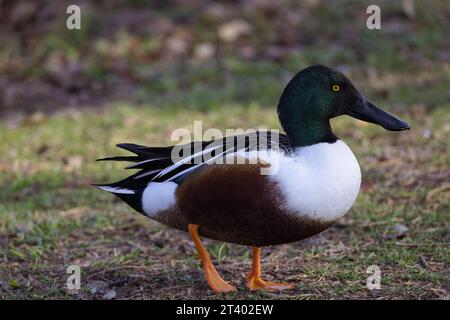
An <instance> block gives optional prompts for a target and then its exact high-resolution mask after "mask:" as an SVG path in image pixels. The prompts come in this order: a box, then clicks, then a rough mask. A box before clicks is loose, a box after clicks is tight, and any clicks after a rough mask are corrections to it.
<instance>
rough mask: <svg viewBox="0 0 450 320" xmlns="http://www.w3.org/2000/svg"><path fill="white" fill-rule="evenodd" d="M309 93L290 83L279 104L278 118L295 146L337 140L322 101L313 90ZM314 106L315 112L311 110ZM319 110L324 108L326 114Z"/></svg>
mask: <svg viewBox="0 0 450 320" xmlns="http://www.w3.org/2000/svg"><path fill="white" fill-rule="evenodd" d="M291 82H292V81H291ZM309 93H310V94H308V91H306V92H305V91H303V92H302V93H301V94H300V93H299V91H298V86H293V85H292V83H290V84H288V86H287V87H286V89H285V90H284V92H283V95H282V96H281V98H280V102H279V104H278V118H279V120H280V123H281V126H282V127H283V130H284V131H285V132H286V134H287V136H288V138H289V142H290V143H291V145H292V147H294V148H296V147H304V146H310V145H313V144H316V143H321V142H328V143H333V142H335V141H336V140H337V137H336V136H335V135H334V134H333V131H332V130H331V126H330V120H329V119H328V117H327V116H326V115H325V108H323V106H321V105H320V104H321V101H315V99H313V97H314V94H313V92H309ZM314 108H316V110H315V112H311V111H312V110H313V109H314ZM318 110H319V111H320V110H324V112H323V113H324V115H323V116H320V114H319V113H320V112H317V111H318ZM318 115H319V116H318Z"/></svg>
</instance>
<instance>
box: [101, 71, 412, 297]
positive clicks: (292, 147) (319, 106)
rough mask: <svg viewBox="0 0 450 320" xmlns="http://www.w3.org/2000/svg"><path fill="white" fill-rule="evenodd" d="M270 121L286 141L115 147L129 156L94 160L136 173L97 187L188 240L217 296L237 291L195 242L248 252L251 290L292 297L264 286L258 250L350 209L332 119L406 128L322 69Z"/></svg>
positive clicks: (232, 139)
mask: <svg viewBox="0 0 450 320" xmlns="http://www.w3.org/2000/svg"><path fill="white" fill-rule="evenodd" d="M277 114H278V119H279V121H280V124H281V128H282V129H283V131H284V133H280V132H279V131H276V130H270V131H268V130H255V131H253V132H246V133H244V134H240V135H234V136H233V135H232V136H226V137H224V138H221V139H214V140H211V141H193V142H190V143H187V144H183V145H175V146H167V147H149V146H144V145H138V144H133V143H121V144H118V145H117V146H118V147H119V148H122V149H124V150H127V151H129V152H131V153H132V154H133V155H130V156H115V157H108V158H102V159H98V160H99V161H106V160H110V161H127V162H131V165H130V166H128V167H127V169H137V170H138V171H137V172H135V173H134V174H132V175H130V176H128V177H127V178H125V179H123V180H121V181H118V182H114V183H109V184H96V185H95V186H96V187H97V188H99V189H102V190H104V191H107V192H110V193H112V194H114V195H115V196H117V197H118V198H120V199H121V200H123V201H124V202H125V203H127V204H128V205H129V206H130V207H131V208H133V209H134V210H135V211H137V212H139V213H141V214H143V215H145V216H146V217H148V218H150V219H153V220H155V221H157V222H159V223H162V224H165V225H167V226H169V227H172V228H175V229H178V230H181V231H184V232H187V233H188V234H189V235H190V237H191V238H192V241H193V242H194V245H195V248H196V250H197V252H198V255H199V258H200V260H201V263H202V265H203V271H204V276H205V278H206V281H207V283H208V284H209V287H210V288H211V289H212V290H213V291H214V292H215V293H223V292H231V291H235V290H236V288H235V286H233V285H232V284H231V283H229V282H227V281H225V280H224V279H223V278H222V277H221V275H220V274H219V272H218V271H217V269H216V268H215V266H214V264H213V262H212V259H211V257H210V255H209V253H208V251H207V248H206V247H205V245H204V244H203V242H202V238H209V239H213V240H218V241H223V242H227V243H232V244H237V245H243V246H247V247H251V249H252V264H251V270H250V272H249V273H248V276H247V283H246V285H247V287H248V288H249V289H250V290H269V291H281V290H285V289H292V288H294V284H292V283H286V282H272V281H266V280H263V279H262V277H261V250H262V248H263V247H266V246H274V245H280V244H287V243H292V242H296V241H300V240H303V239H306V238H309V237H312V236H314V235H316V234H318V233H320V232H322V231H324V230H326V229H328V228H329V227H330V226H332V225H333V224H334V223H336V221H338V220H339V219H340V218H342V217H343V216H344V215H345V214H346V213H347V212H348V211H349V210H350V208H351V207H352V205H353V204H354V202H355V200H356V198H357V195H358V193H359V190H360V186H361V171H360V167H359V164H358V161H357V159H356V157H355V155H354V154H353V152H352V151H351V149H350V148H349V147H348V146H347V144H346V143H345V142H343V141H342V140H341V139H339V138H338V137H337V136H336V135H335V134H334V132H333V131H332V128H331V125H330V120H331V119H333V118H335V117H338V116H342V115H347V116H350V117H353V118H356V119H358V120H361V121H365V122H368V123H372V124H377V125H380V126H381V127H383V128H384V129H386V130H389V131H402V130H407V129H409V128H410V126H409V124H408V123H407V122H405V121H403V120H401V119H399V118H397V117H396V116H394V115H392V114H390V113H388V112H386V111H383V110H382V109H380V108H379V107H377V106H376V105H375V104H373V103H372V102H370V101H369V100H368V99H367V98H365V97H364V96H363V95H362V94H361V93H360V92H359V91H358V90H357V89H356V87H355V85H354V84H353V83H352V82H351V81H350V80H349V79H348V78H347V77H346V76H345V75H344V74H343V73H342V72H340V71H338V70H336V69H333V68H331V67H327V66H323V65H314V66H310V67H307V68H305V69H303V70H301V71H299V72H298V73H297V74H295V75H294V77H293V78H292V79H291V80H290V81H289V82H288V84H287V85H286V87H285V88H284V91H283V93H282V95H281V97H280V99H279V103H278V106H277ZM174 155H177V156H174Z"/></svg>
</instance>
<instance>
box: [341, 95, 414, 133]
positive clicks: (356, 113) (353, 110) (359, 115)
mask: <svg viewBox="0 0 450 320" xmlns="http://www.w3.org/2000/svg"><path fill="white" fill-rule="evenodd" d="M347 114H348V115H349V116H351V117H353V118H356V119H359V120H362V121H366V122H370V123H375V124H379V125H380V126H382V127H383V128H385V129H386V130H390V131H402V130H408V129H409V128H410V126H409V124H408V123H407V122H405V121H403V120H400V119H399V118H397V117H395V116H393V115H392V114H390V113H387V112H386V111H383V110H381V109H380V108H378V107H377V106H376V105H374V104H372V103H370V102H369V101H367V100H366V99H364V98H361V99H360V100H359V101H358V103H356V105H354V106H352V107H350V108H349V109H348V110H347Z"/></svg>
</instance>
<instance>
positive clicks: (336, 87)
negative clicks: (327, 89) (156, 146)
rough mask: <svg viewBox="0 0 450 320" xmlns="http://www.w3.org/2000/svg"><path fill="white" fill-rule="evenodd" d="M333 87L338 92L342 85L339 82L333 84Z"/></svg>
mask: <svg viewBox="0 0 450 320" xmlns="http://www.w3.org/2000/svg"><path fill="white" fill-rule="evenodd" d="M331 89H333V91H334V92H338V91H339V90H340V89H341V87H340V86H339V85H338V84H333V86H332V87H331Z"/></svg>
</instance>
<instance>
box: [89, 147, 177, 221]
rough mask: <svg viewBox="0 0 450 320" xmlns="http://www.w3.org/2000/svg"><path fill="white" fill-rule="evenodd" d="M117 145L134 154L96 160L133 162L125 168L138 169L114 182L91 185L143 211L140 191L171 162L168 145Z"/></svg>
mask: <svg viewBox="0 0 450 320" xmlns="http://www.w3.org/2000/svg"><path fill="white" fill-rule="evenodd" d="M117 147H119V148H122V149H125V150H127V151H130V152H132V153H134V154H135V156H118V157H108V158H102V159H98V160H97V161H128V162H133V164H132V165H130V166H128V167H126V169H140V170H139V171H138V172H137V173H135V174H133V175H131V176H129V177H127V178H125V179H123V180H120V181H117V182H114V183H108V184H93V186H95V187H97V188H99V189H101V190H104V191H108V192H110V193H112V194H114V195H116V196H117V197H119V198H120V199H121V200H123V201H124V202H126V203H127V204H128V205H129V206H130V207H132V208H133V209H135V210H136V211H138V212H141V213H143V209H142V193H143V192H144V189H145V188H146V187H147V185H148V183H149V182H150V181H151V180H152V179H153V178H154V176H155V175H156V174H158V173H159V172H160V171H161V170H162V169H164V168H165V167H167V166H168V165H171V164H172V161H171V158H170V155H171V153H170V152H171V148H170V147H146V146H141V145H137V144H132V143H121V144H118V145H117Z"/></svg>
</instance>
